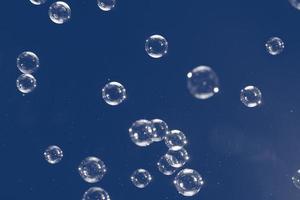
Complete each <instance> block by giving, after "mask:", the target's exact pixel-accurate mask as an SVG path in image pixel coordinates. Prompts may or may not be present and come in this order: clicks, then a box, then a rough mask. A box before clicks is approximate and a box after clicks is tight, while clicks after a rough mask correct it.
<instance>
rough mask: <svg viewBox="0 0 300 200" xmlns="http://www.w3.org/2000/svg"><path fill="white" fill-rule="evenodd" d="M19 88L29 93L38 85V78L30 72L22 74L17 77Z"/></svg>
mask: <svg viewBox="0 0 300 200" xmlns="http://www.w3.org/2000/svg"><path fill="white" fill-rule="evenodd" d="M16 84H17V88H18V90H19V91H20V92H22V93H24V94H27V93H30V92H32V91H33V90H34V89H35V88H36V86H37V83H36V79H35V78H34V76H32V75H30V74H22V75H20V76H19V77H18V78H17V81H16Z"/></svg>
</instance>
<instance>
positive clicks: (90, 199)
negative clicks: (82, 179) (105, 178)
mask: <svg viewBox="0 0 300 200" xmlns="http://www.w3.org/2000/svg"><path fill="white" fill-rule="evenodd" d="M82 200H110V197H109V194H108V193H107V192H106V191H105V190H104V189H102V188H100V187H91V188H90V189H88V190H87V191H86V192H85V193H84V195H83V197H82Z"/></svg>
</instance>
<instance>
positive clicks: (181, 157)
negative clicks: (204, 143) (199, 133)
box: [165, 148, 190, 168]
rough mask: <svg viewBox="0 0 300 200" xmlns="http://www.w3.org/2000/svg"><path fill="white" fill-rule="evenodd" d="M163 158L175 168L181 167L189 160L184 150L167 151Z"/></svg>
mask: <svg viewBox="0 0 300 200" xmlns="http://www.w3.org/2000/svg"><path fill="white" fill-rule="evenodd" d="M165 156H166V159H167V162H168V163H169V164H170V165H171V166H172V167H175V168H180V167H182V166H183V165H185V163H186V162H187V161H188V160H189V159H190V157H189V154H188V152H187V151H186V150H185V149H184V148H181V149H180V150H177V151H174V150H169V151H168V152H167V154H166V155H165Z"/></svg>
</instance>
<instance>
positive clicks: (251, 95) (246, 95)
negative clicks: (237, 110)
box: [240, 86, 262, 108]
mask: <svg viewBox="0 0 300 200" xmlns="http://www.w3.org/2000/svg"><path fill="white" fill-rule="evenodd" d="M240 98H241V101H242V103H243V104H244V105H245V106H247V107H249V108H253V107H256V106H259V105H261V104H262V94H261V92H260V90H259V89H258V88H257V87H254V86H247V87H245V88H244V89H242V90H241V96H240Z"/></svg>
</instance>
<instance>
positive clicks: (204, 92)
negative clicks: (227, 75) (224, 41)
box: [187, 66, 219, 99]
mask: <svg viewBox="0 0 300 200" xmlns="http://www.w3.org/2000/svg"><path fill="white" fill-rule="evenodd" d="M187 87H188V89H189V91H190V93H191V94H192V95H193V96H194V97H195V98H197V99H208V98H210V97H212V96H214V95H215V94H216V93H218V92H219V79H218V76H217V74H216V73H215V72H214V71H213V70H212V69H211V68H210V67H208V66H199V67H196V68H194V69H193V70H192V71H191V72H189V73H188V74H187Z"/></svg>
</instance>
